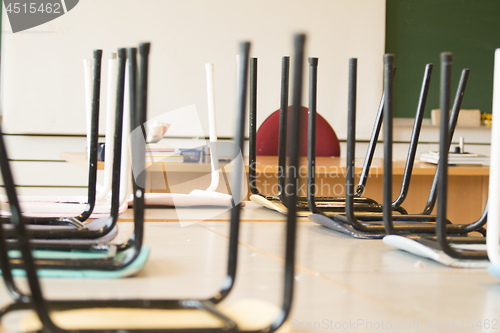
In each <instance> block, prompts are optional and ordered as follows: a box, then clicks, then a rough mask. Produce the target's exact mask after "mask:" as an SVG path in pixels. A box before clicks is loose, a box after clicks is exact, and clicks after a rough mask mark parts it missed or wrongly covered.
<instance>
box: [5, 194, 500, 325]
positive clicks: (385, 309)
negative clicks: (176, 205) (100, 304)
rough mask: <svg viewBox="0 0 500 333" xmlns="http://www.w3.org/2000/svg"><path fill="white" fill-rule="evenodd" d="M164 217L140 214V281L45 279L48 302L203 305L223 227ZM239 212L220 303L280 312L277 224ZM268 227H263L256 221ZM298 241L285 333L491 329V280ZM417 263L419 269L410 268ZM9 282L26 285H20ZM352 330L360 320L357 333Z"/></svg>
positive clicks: (377, 244) (375, 245)
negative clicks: (144, 258)
mask: <svg viewBox="0 0 500 333" xmlns="http://www.w3.org/2000/svg"><path fill="white" fill-rule="evenodd" d="M172 211H173V209H165V210H147V216H148V218H147V221H154V222H146V226H145V232H146V234H145V244H147V245H149V246H150V247H151V256H150V259H149V261H148V262H147V264H146V266H145V268H144V270H143V271H141V272H140V273H139V275H138V276H136V277H133V278H126V279H119V280H99V279H87V280H83V279H44V280H43V290H44V292H45V295H46V297H47V298H52V299H54V298H62V299H70V298H78V299H88V298H99V299H111V298H133V297H135V298H155V299H159V298H175V297H186V298H189V297H191V298H200V297H201V298H203V297H208V296H211V295H212V294H213V293H214V292H215V291H216V290H218V288H219V287H220V285H221V284H222V281H223V280H222V279H223V276H224V273H225V271H226V266H225V265H226V258H227V244H228V226H229V223H227V219H224V217H222V218H221V219H220V220H219V219H216V220H208V221H204V222H201V223H197V224H192V225H189V226H187V227H181V226H180V224H179V223H177V222H166V221H170V216H172V215H171V214H172ZM201 211H202V210H200V212H201ZM204 211H205V212H207V209H206V208H205V209H204ZM243 212H244V219H243V223H242V224H241V232H240V235H241V236H240V244H239V251H240V252H239V263H238V276H237V280H236V285H235V288H234V290H233V291H232V292H231V294H230V296H229V297H228V299H226V300H225V301H224V302H234V301H236V300H238V299H242V298H257V299H262V300H265V301H268V302H271V303H273V304H276V305H279V304H280V300H281V295H282V287H281V286H282V284H281V281H282V274H283V262H282V258H283V253H284V239H283V237H284V227H285V223H283V222H284V220H285V217H284V216H282V215H280V214H278V213H276V212H272V211H269V210H267V209H265V208H261V207H257V206H256V205H254V204H253V203H251V202H248V203H247V205H246V207H245V208H244V209H243ZM131 216H132V215H131V211H130V212H127V213H126V214H125V215H123V216H122V218H121V219H120V221H129V220H130V219H131ZM162 216H163V217H164V218H163V220H162ZM226 217H227V216H226ZM266 219H267V220H268V222H267V223H261V222H259V221H257V220H261V221H264V220H266ZM251 220H254V221H251ZM269 221H272V222H269ZM130 227H131V223H130V222H120V223H119V228H120V230H123V229H127V228H130ZM297 237H298V248H297V263H296V278H295V293H294V304H293V310H292V314H291V316H290V317H289V318H288V320H287V322H286V325H288V326H290V327H294V326H292V325H297V327H296V328H298V325H299V324H300V325H305V324H306V323H307V322H310V323H312V325H314V322H319V323H320V325H321V324H324V323H328V325H330V321H333V325H335V324H336V323H337V322H338V323H340V325H342V323H347V324H344V325H347V326H344V327H347V328H346V329H337V330H335V328H333V329H318V328H317V327H318V326H316V329H308V330H306V329H303V330H300V332H318V333H319V332H333V331H335V332H337V331H340V332H385V331H391V330H389V329H387V330H384V329H380V325H381V322H382V321H383V322H384V325H387V323H389V322H390V323H391V324H392V327H396V325H398V323H400V325H403V327H404V325H409V327H410V328H407V329H399V330H398V329H393V330H394V331H395V332H402V331H408V332H427V331H432V332H445V331H448V330H447V329H445V328H444V325H445V323H446V320H450V321H449V322H448V324H449V325H451V320H452V319H457V322H458V323H459V324H458V325H459V327H458V329H455V330H453V332H474V331H479V330H468V329H467V326H465V329H462V326H461V325H462V323H461V320H464V321H465V325H467V323H468V320H469V319H470V320H472V321H473V322H474V325H476V324H477V323H478V321H479V320H481V319H482V320H485V319H489V321H490V323H491V320H492V319H497V320H498V295H499V280H498V279H496V278H494V277H492V276H490V275H489V274H488V273H487V272H486V270H485V269H469V270H466V269H456V268H448V267H444V266H441V265H439V264H437V263H435V262H433V261H430V260H427V259H418V258H417V257H414V256H412V255H410V254H408V253H404V252H401V251H398V250H394V249H392V248H389V247H388V246H386V245H384V243H383V242H381V241H380V240H356V239H352V238H349V237H347V236H344V235H341V234H338V233H335V232H333V231H331V230H329V229H326V228H324V227H321V226H319V225H316V224H314V223H312V222H307V221H306V220H305V219H301V220H300V222H299V223H298V232H297ZM418 261H420V264H419V265H416V263H417V262H418ZM16 281H20V282H21V285H22V286H23V287H24V286H25V285H26V284H25V279H21V278H18V279H16ZM1 285H2V286H1V287H0V306H3V305H5V304H7V303H8V302H10V297H9V296H8V295H7V291H6V289H5V287H4V286H3V284H1ZM20 317H21V314H13V315H9V316H8V317H6V318H5V321H4V322H3V324H4V325H5V326H6V327H5V328H6V332H16V331H17V330H16V327H17V323H18V321H19V319H20ZM89 320H90V318H89ZM358 320H363V321H364V322H363V324H362V322H361V321H359V322H358ZM323 321H325V322H323ZM367 321H368V322H371V324H372V325H378V327H379V328H378V329H377V328H376V327H377V326H373V328H372V329H369V326H368V327H366V326H364V325H369V324H368V323H367ZM349 322H351V323H352V322H354V323H356V325H358V326H354V327H353V326H352V325H350V324H349ZM436 322H438V324H439V329H429V324H430V323H431V324H435V323H436ZM413 325H415V326H413ZM301 327H302V326H301ZM320 327H321V326H320ZM384 327H386V326H384ZM407 327H408V326H407ZM420 327H421V328H420ZM450 327H451V326H450ZM487 331H488V332H489V331H490V330H487ZM492 331H494V330H492Z"/></svg>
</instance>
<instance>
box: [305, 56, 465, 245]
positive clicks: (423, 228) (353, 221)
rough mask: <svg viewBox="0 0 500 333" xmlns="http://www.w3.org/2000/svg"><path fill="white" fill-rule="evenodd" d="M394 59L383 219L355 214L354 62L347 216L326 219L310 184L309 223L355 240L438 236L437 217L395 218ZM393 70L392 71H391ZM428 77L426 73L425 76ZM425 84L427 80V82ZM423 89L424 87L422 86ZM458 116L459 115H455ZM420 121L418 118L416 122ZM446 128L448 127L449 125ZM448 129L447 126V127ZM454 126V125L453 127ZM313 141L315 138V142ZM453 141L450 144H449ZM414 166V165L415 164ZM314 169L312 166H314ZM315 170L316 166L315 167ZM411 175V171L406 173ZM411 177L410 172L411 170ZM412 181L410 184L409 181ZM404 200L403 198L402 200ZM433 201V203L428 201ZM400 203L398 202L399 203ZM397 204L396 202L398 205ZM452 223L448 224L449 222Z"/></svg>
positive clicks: (458, 230) (388, 76)
mask: <svg viewBox="0 0 500 333" xmlns="http://www.w3.org/2000/svg"><path fill="white" fill-rule="evenodd" d="M392 61H393V60H392V56H390V55H387V56H386V58H385V64H386V67H387V68H385V71H384V73H385V76H384V78H385V81H384V82H385V86H384V90H385V96H384V98H385V103H384V131H385V133H384V187H383V190H384V193H383V197H384V199H383V200H384V201H383V216H382V215H380V214H356V215H355V214H354V206H353V198H354V155H355V150H354V146H355V135H354V132H355V124H356V123H355V121H356V71H357V70H356V68H357V62H356V61H354V60H353V61H352V62H351V67H350V68H351V69H350V79H349V82H350V84H349V96H350V97H349V111H348V113H349V116H348V119H349V122H348V140H347V141H348V148H347V165H346V169H347V174H346V193H347V200H346V212H345V214H331V215H329V216H327V215H326V214H325V213H323V212H322V211H321V209H319V208H318V207H317V206H316V205H315V200H314V195H313V194H312V192H313V187H314V184H311V183H310V184H309V204H310V206H311V210H312V211H313V213H314V214H313V215H311V216H310V217H309V219H311V220H313V221H315V222H317V223H320V224H322V225H324V226H326V227H329V228H331V229H333V230H337V231H340V232H343V233H347V234H349V235H351V236H353V237H356V238H383V237H384V236H385V235H386V234H391V233H395V232H399V233H402V234H407V235H414V234H418V233H424V234H428V233H430V234H434V233H435V232H436V217H435V216H431V215H428V214H417V215H416V214H405V215H394V216H393V214H392V210H393V204H394V203H393V201H392V129H393V128H392V94H393V93H392V89H393V83H392V81H393V75H392V73H393V67H392ZM388 67H390V68H388ZM426 76H427V73H426ZM424 82H425V79H424ZM464 82H466V76H464V75H463V76H462V80H461V84H460V85H459V88H458V92H457V96H459V97H460V98H459V100H458V101H456V103H455V106H454V110H455V111H457V112H458V110H459V109H460V105H461V97H462V95H463V90H464V89H465V85H464ZM423 88H424V86H423ZM419 111H420V112H423V108H420V107H419ZM456 114H457V113H456ZM418 121H421V116H420V118H419V117H418V115H417V122H418ZM445 124H448V122H446V123H445ZM444 126H446V125H444ZM452 126H454V124H453V125H452ZM312 139H314V138H312ZM417 140H418V137H417V138H415V137H414V138H412V143H413V145H411V147H410V154H409V156H408V159H409V160H411V161H413V159H414V158H415V150H414V149H416V142H417ZM450 141H451V140H450ZM444 144H445V145H448V146H449V142H448V141H446V142H445V143H444ZM412 163H413V162H412ZM312 166H313V165H312ZM313 167H314V166H313ZM407 171H408V170H407ZM410 173H411V169H410ZM408 181H409V180H408ZM432 193H433V191H432V189H431V194H430V198H432V200H434V201H435V198H433V196H432ZM400 197H401V196H400ZM429 200H431V199H429ZM397 201H398V200H397ZM397 201H396V202H397ZM388 219H391V221H393V220H394V221H395V222H396V224H395V225H392V224H391V225H390V226H389V227H388V224H387V220H388ZM448 223H449V222H448ZM447 228H448V229H449V231H450V232H453V233H455V234H466V233H468V232H470V231H471V230H468V229H467V228H465V227H463V226H457V225H451V224H450V225H448V226H447Z"/></svg>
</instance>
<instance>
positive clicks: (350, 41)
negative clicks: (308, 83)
mask: <svg viewBox="0 0 500 333" xmlns="http://www.w3.org/2000/svg"><path fill="white" fill-rule="evenodd" d="M2 29H3V31H4V32H6V31H7V32H6V33H4V34H3V35H2V43H3V45H2V68H1V78H2V84H1V87H2V110H3V117H4V124H3V128H4V131H5V132H6V133H49V134H54V133H59V134H66V133H77V134H83V133H84V132H85V114H84V113H85V112H84V92H83V70H82V59H83V58H90V57H91V56H92V49H94V48H102V49H104V51H105V52H111V51H114V50H116V48H117V47H128V46H134V45H136V44H137V43H138V42H140V41H151V42H152V53H151V70H150V73H151V74H150V99H149V106H150V107H149V117H150V118H151V117H153V116H158V115H160V114H163V113H165V112H167V111H171V110H173V109H177V108H180V107H183V106H186V105H190V104H196V106H197V109H198V113H199V117H200V119H201V123H202V126H203V129H204V131H205V133H194V131H193V130H192V129H191V127H190V126H189V124H190V119H185V123H183V126H177V130H175V131H174V132H175V133H174V132H169V133H168V134H171V135H177V136H197V135H208V120H207V116H206V89H205V72H204V63H206V62H213V63H215V80H216V82H215V84H216V102H217V114H218V119H217V124H218V130H219V133H218V134H219V136H224V137H228V136H232V135H234V109H235V108H234V106H235V97H234V95H235V87H234V83H235V81H236V79H235V54H236V52H237V43H238V41H241V40H250V41H252V43H253V44H252V51H251V53H252V56H255V57H258V58H259V97H258V98H259V99H258V107H259V111H258V117H259V123H261V122H262V121H263V120H264V119H265V118H266V117H267V116H268V115H269V114H270V113H272V112H273V111H274V110H276V109H278V107H279V90H280V86H279V82H280V65H281V57H282V56H283V55H287V54H290V53H291V45H292V44H291V41H292V34H293V33H294V32H298V31H303V32H306V33H307V34H308V42H307V53H306V54H307V56H316V57H319V58H320V61H319V87H318V111H319V112H320V113H321V114H322V115H323V116H324V117H325V118H326V119H327V120H328V121H329V122H330V123H331V124H332V125H333V127H334V129H335V131H336V132H337V134H338V135H339V137H340V138H345V137H346V119H347V118H346V109H347V70H348V59H349V57H358V58H359V68H358V73H359V74H358V81H359V86H358V135H357V137H358V139H368V138H369V135H370V130H371V128H372V124H373V120H374V118H375V113H376V110H377V106H378V103H379V99H380V96H381V91H382V56H383V53H384V35H385V1H384V0H245V1H235V0H147V1H146V0H85V1H80V2H79V4H78V5H77V6H76V7H75V8H74V9H73V10H72V11H70V12H68V13H67V14H65V15H63V16H61V17H60V18H57V19H56V20H54V21H51V22H48V23H46V24H43V25H41V26H39V27H36V28H33V29H30V30H28V31H26V32H20V33H16V34H13V33H8V31H11V29H10V25H9V22H8V18H7V16H6V15H5V11H4V17H3V27H2ZM103 58H104V59H107V56H106V55H105V56H104V57H103ZM103 64H104V65H103V81H102V83H103V85H102V97H103V98H102V103H101V110H102V111H104V106H105V100H106V98H105V97H106V89H105V87H106V79H105V75H104V74H105V73H106V61H104V63H103ZM305 77H307V75H306V76H305ZM304 104H306V105H307V91H306V92H304ZM103 113H104V112H101V119H102V121H101V126H100V128H101V133H103V131H104V129H105V124H104V119H105V117H104V114H103Z"/></svg>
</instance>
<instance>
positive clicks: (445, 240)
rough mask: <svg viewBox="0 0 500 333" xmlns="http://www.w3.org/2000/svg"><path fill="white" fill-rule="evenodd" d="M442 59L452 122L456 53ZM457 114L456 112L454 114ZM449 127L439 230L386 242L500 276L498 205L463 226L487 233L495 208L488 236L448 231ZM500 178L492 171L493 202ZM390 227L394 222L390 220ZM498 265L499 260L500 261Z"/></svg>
mask: <svg viewBox="0 0 500 333" xmlns="http://www.w3.org/2000/svg"><path fill="white" fill-rule="evenodd" d="M441 57H442V60H441V63H442V67H443V69H442V71H443V74H442V75H443V78H442V88H441V92H442V94H441V113H442V114H441V124H443V122H444V121H448V113H447V112H443V110H447V109H448V106H449V87H450V77H451V74H450V73H451V64H452V55H451V54H449V53H443V54H442V55H441ZM499 64H500V51H499V50H497V51H496V53H495V83H494V92H493V113H495V110H497V109H498V96H499V93H498V92H499V90H500V85H499V84H498V83H499V81H498V80H499V79H500V70H499V69H500V66H499ZM452 116H453V114H452ZM494 130H495V129H494V128H493V129H492V133H495V131H494ZM447 138H448V139H449V136H448V128H447V127H446V126H442V125H441V135H440V157H439V163H440V165H439V167H438V179H439V180H438V185H439V186H438V192H437V194H438V207H437V209H438V214H437V217H438V219H437V233H436V236H435V237H429V236H427V237H424V236H421V237H414V238H407V237H402V236H400V235H390V236H386V237H384V242H385V243H386V244H387V245H389V246H392V247H395V248H398V249H401V250H403V251H406V252H409V253H412V254H415V255H417V256H420V257H424V258H428V259H432V260H434V261H437V262H439V263H441V264H443V265H446V266H451V267H458V268H485V267H489V271H490V273H491V274H492V275H495V276H500V274H499V270H498V268H497V267H498V266H496V265H495V261H494V260H495V258H498V256H499V254H498V253H499V250H498V211H496V210H495V208H493V207H495V205H494V204H493V205H491V207H490V205H489V204H488V203H487V204H486V206H485V209H484V211H483V214H482V216H481V217H480V218H479V219H478V220H477V221H475V222H472V223H469V224H465V225H462V228H463V229H465V230H468V231H469V232H472V231H480V232H481V233H482V234H483V236H484V229H483V226H484V225H485V224H486V222H487V219H488V210H489V207H490V209H493V212H492V213H493V214H491V215H490V221H489V222H490V223H488V226H489V228H488V232H487V234H486V237H464V236H459V237H457V236H455V237H450V235H449V234H448V233H447V231H448V230H447V228H446V227H447V226H446V222H447V220H446V209H447V184H448V168H447V167H445V166H447V165H448V149H449V148H448V147H447V141H448V139H447ZM497 151H498V139H497V138H495V137H494V136H493V135H492V143H491V160H492V163H491V165H490V169H491V170H497V169H498V167H500V166H499V165H498V164H497V163H498V161H497V160H496V159H495V156H496V155H497V154H498V152H497ZM498 187H499V184H498V181H497V180H496V173H495V172H493V173H490V186H489V188H490V198H489V201H490V202H494V201H493V200H496V201H497V202H498V194H497V191H498ZM388 224H389V226H390V224H391V221H390V220H388ZM488 259H490V260H492V262H493V264H494V265H491V266H490V262H489V260H488ZM497 264H498V262H497Z"/></svg>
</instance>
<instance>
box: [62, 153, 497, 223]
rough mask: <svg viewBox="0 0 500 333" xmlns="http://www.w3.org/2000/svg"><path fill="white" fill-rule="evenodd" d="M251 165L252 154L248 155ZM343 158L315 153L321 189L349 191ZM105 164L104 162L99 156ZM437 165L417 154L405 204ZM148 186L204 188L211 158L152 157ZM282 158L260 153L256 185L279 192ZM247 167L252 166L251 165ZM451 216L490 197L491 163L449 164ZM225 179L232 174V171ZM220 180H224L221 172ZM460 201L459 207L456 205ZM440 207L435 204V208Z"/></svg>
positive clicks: (374, 182)
mask: <svg viewBox="0 0 500 333" xmlns="http://www.w3.org/2000/svg"><path fill="white" fill-rule="evenodd" d="M61 158H62V159H64V160H66V161H68V162H71V163H75V164H78V165H80V166H82V167H87V158H86V153H61ZM246 164H247V165H248V159H247V160H246ZM345 164H346V163H345V159H344V158H338V157H318V158H317V159H316V184H317V186H318V195H322V196H344V195H345V191H344V189H345V174H346V168H345ZM404 164H405V161H404V160H399V159H398V160H394V163H393V198H394V199H395V198H397V196H398V195H399V191H400V187H401V182H402V181H403V173H404ZM362 166H363V159H356V161H355V175H356V179H357V177H359V176H360V173H361V169H362ZM99 168H100V169H102V168H103V165H102V162H99ZM435 169H436V168H435V166H434V165H432V164H429V163H425V162H421V161H419V160H417V161H416V162H415V166H414V168H413V173H412V179H411V182H410V189H409V193H408V196H407V198H406V200H405V202H404V204H403V207H405V208H406V210H407V211H408V212H409V213H420V212H421V211H422V210H423V208H424V206H425V203H426V201H427V197H428V195H429V190H430V188H431V184H432V178H433V176H434V171H435ZM148 170H149V171H151V172H150V173H149V174H148V187H149V191H155V192H165V191H167V192H169V191H173V192H178V193H189V192H190V191H191V190H193V189H196V188H206V187H208V185H209V184H210V164H209V163H202V164H199V163H153V164H151V163H149V164H148ZM278 171H279V168H278V158H277V157H274V156H259V157H258V158H257V167H256V175H257V181H256V185H257V187H258V188H259V190H260V192H261V193H263V194H265V195H276V194H277V193H278V186H277V174H278ZM247 172H248V166H247ZM448 174H449V180H448V217H449V218H450V220H451V221H453V222H454V223H469V222H472V221H474V220H476V219H477V218H479V217H480V216H481V213H482V210H483V208H484V206H485V204H486V201H487V198H488V180H489V167H487V166H450V167H449V168H448ZM299 175H300V177H301V182H300V192H299V194H300V195H301V196H305V195H306V177H307V159H306V158H301V159H300V167H299ZM226 178H227V179H231V178H230V177H229V176H227V177H226ZM221 180H225V178H224V174H223V173H221ZM382 183H383V159H380V158H376V159H374V160H373V163H372V168H371V169H370V174H369V178H368V182H367V184H366V190H365V194H364V196H367V197H370V198H373V199H375V200H377V201H378V202H382V196H383V193H382V188H383V186H382ZM218 191H220V192H223V193H228V190H227V182H221V184H220V185H219V188H218ZM457 207H460V209H457ZM434 212H436V210H435V211H434Z"/></svg>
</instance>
